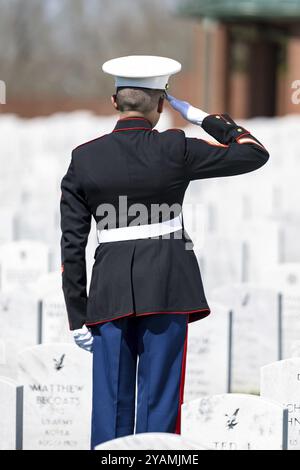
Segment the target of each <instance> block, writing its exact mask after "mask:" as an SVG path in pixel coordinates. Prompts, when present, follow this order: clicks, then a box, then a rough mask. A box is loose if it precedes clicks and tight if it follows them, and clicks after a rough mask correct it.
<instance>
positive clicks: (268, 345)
mask: <svg viewBox="0 0 300 470" xmlns="http://www.w3.org/2000/svg"><path fill="white" fill-rule="evenodd" d="M212 299H213V300H214V301H218V302H222V304H223V305H225V306H227V308H228V310H231V311H232V312H233V314H232V351H231V387H230V391H231V392H239V393H258V392H259V382H260V368H261V367H262V366H263V365H265V364H268V363H269V362H273V361H276V360H277V359H278V355H279V344H278V337H279V336H278V335H279V332H278V294H277V292H276V291H273V290H271V289H264V288H261V287H258V286H256V285H255V284H248V283H243V284H233V285H226V286H223V287H220V288H218V289H215V290H214V291H213V293H212Z"/></svg>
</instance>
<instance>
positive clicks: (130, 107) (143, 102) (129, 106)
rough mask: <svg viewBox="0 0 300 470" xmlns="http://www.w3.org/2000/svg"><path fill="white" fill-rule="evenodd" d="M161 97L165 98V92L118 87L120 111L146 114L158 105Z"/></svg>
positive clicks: (117, 95)
mask: <svg viewBox="0 0 300 470" xmlns="http://www.w3.org/2000/svg"><path fill="white" fill-rule="evenodd" d="M161 97H162V98H164V97H165V91H164V90H157V89H152V88H141V87H118V88H117V90H116V103H117V105H118V109H119V111H139V112H140V113H143V114H146V113H148V112H150V111H152V110H153V109H154V108H155V107H156V106H157V105H158V101H159V98H161Z"/></svg>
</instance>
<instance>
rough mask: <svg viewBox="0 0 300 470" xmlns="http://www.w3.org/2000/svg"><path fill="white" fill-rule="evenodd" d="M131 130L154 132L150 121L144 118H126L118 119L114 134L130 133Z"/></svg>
mask: <svg viewBox="0 0 300 470" xmlns="http://www.w3.org/2000/svg"><path fill="white" fill-rule="evenodd" d="M129 130H152V124H151V122H150V121H148V119H146V118H143V117H134V116H132V117H126V118H121V119H118V121H117V122H116V125H115V127H114V129H113V132H119V131H129Z"/></svg>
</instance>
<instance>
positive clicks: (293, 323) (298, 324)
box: [268, 263, 300, 362]
mask: <svg viewBox="0 0 300 470" xmlns="http://www.w3.org/2000/svg"><path fill="white" fill-rule="evenodd" d="M268 279H269V284H272V285H273V286H274V288H275V289H277V290H278V292H280V293H281V298H282V302H281V343H282V344H281V356H280V359H286V358H288V357H290V356H291V355H292V350H291V348H292V344H293V343H295V342H296V341H299V340H300V263H282V264H278V265H277V266H276V268H273V269H270V271H269V276H268ZM270 362H273V361H270Z"/></svg>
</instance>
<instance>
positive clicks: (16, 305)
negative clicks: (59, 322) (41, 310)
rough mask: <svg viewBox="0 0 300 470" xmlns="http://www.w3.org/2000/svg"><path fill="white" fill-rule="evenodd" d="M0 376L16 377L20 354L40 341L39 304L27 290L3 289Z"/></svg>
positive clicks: (0, 299) (0, 330)
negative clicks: (5, 291)
mask: <svg viewBox="0 0 300 470" xmlns="http://www.w3.org/2000/svg"><path fill="white" fill-rule="evenodd" d="M0 322H1V327H0V375H3V376H6V377H11V378H14V379H15V378H16V377H17V354H18V352H19V351H20V350H21V349H24V348H27V347H30V346H34V345H36V344H38V338H39V317H38V303H37V301H36V299H35V298H34V297H33V296H32V295H30V294H29V293H28V292H26V293H23V292H18V293H17V294H16V295H14V293H13V292H10V293H3V292H0Z"/></svg>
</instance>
